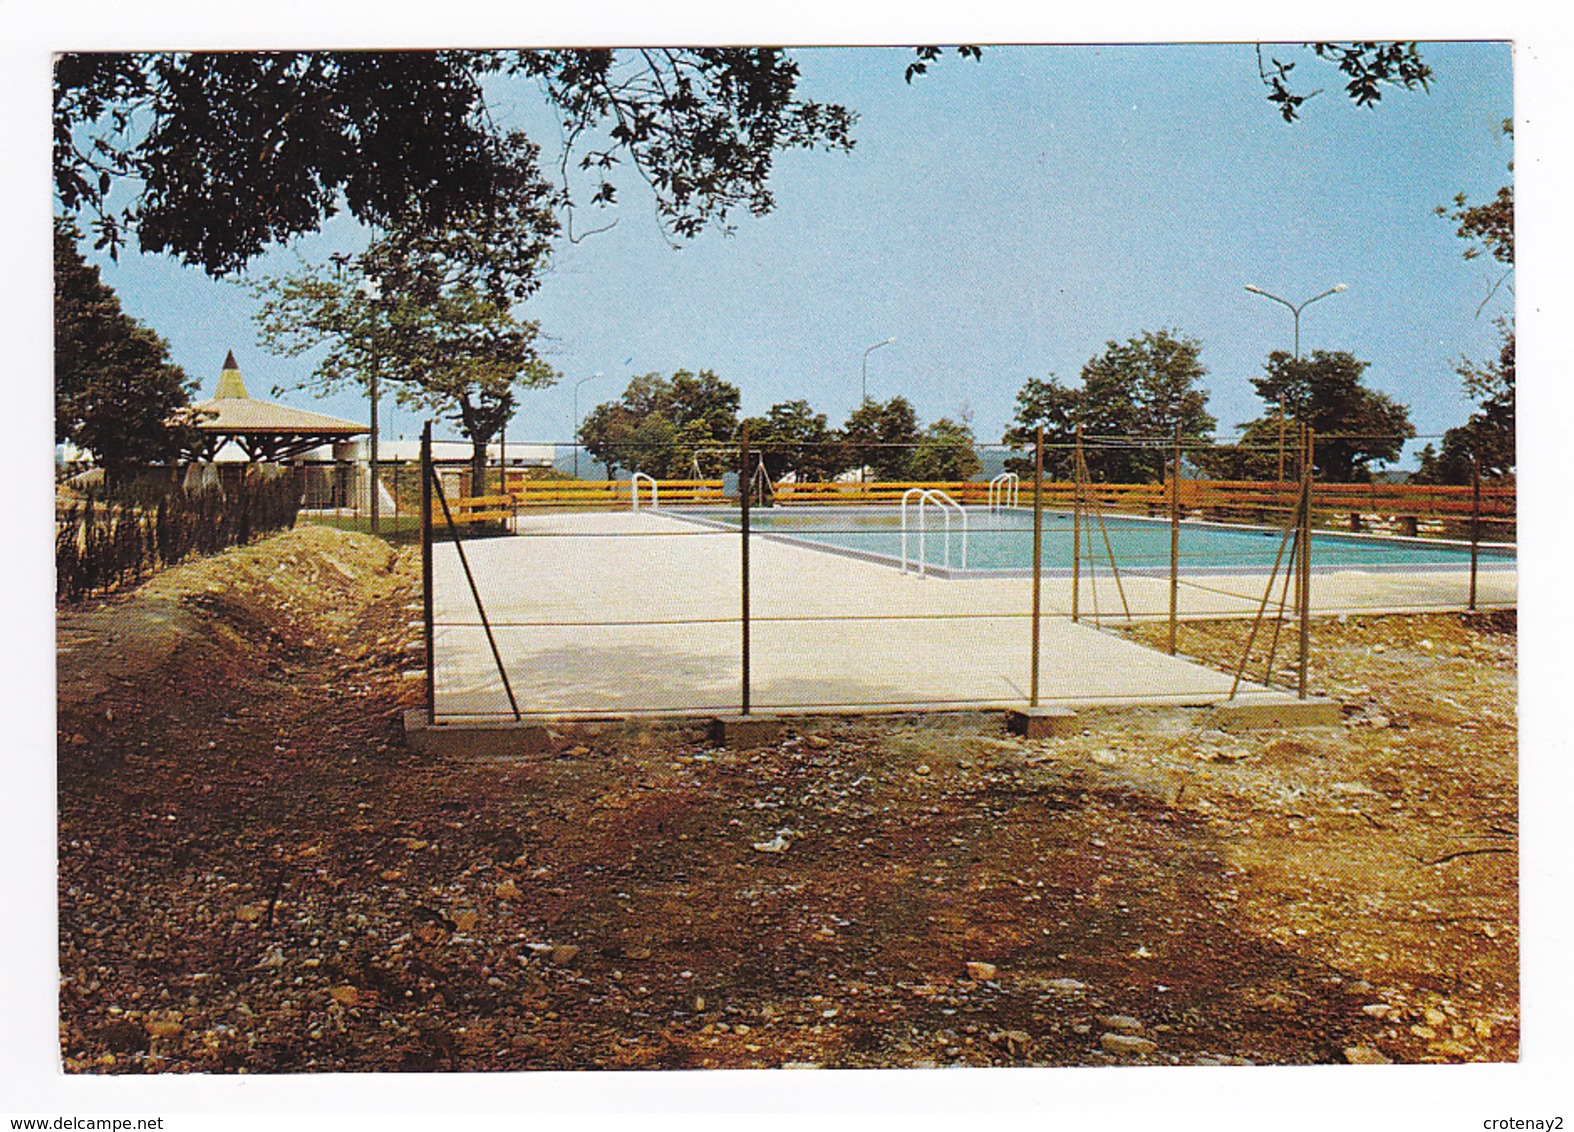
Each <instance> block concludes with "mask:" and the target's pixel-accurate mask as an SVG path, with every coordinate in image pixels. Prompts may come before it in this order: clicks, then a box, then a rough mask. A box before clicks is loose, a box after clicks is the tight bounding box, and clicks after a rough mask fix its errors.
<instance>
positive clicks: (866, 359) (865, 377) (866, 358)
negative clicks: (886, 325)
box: [858, 338, 896, 405]
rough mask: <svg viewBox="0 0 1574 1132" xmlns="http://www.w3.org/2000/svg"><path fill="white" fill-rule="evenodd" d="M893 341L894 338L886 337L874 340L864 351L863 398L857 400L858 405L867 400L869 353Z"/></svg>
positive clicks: (865, 402)
mask: <svg viewBox="0 0 1574 1132" xmlns="http://www.w3.org/2000/svg"><path fill="white" fill-rule="evenodd" d="M895 341H896V339H895V338H887V339H886V340H885V341H883V342H876V343H875V344H874V345H873V346H870V347H869V348H868V349H867V350H865V351H864V364H863V400H862V401H860V402H858V403H859V404H860V405H863V404H867V403H868V401H869V355H870V354H872V353H873V352H874V351H876V350H878V349H879V348H880V347H881V346H889V345H890V344H891V343H892V342H895Z"/></svg>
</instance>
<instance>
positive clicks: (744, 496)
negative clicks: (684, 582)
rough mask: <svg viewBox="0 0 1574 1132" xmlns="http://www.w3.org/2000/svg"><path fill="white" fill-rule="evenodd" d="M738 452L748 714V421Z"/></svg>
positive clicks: (745, 708) (745, 706)
mask: <svg viewBox="0 0 1574 1132" xmlns="http://www.w3.org/2000/svg"><path fill="white" fill-rule="evenodd" d="M740 441H741V442H740V445H739V453H738V502H739V516H738V520H739V521H738V527H739V529H740V530H741V531H742V532H743V610H742V615H743V709H742V711H740V712H739V713H738V714H740V715H748V714H749V488H750V486H751V485H750V483H749V422H748V421H744V422H743V428H742V431H741V434H740Z"/></svg>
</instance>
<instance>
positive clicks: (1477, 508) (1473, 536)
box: [1470, 456, 1481, 613]
mask: <svg viewBox="0 0 1574 1132" xmlns="http://www.w3.org/2000/svg"><path fill="white" fill-rule="evenodd" d="M1471 460H1472V464H1473V467H1472V469H1471V477H1470V612H1472V613H1474V612H1475V611H1476V562H1477V559H1478V558H1479V555H1480V549H1481V457H1480V456H1472V457H1471Z"/></svg>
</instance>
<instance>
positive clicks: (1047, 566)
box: [400, 435, 1517, 720]
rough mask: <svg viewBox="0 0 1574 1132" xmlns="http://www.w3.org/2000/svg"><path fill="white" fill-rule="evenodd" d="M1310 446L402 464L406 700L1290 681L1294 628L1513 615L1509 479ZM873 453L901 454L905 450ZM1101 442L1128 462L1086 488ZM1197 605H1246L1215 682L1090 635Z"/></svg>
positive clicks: (858, 698) (1299, 674) (1163, 693)
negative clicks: (413, 687)
mask: <svg viewBox="0 0 1574 1132" xmlns="http://www.w3.org/2000/svg"><path fill="white" fill-rule="evenodd" d="M1328 439H1330V438H1323V437H1309V436H1304V435H1303V436H1292V437H1291V441H1290V451H1289V454H1288V462H1287V465H1286V474H1285V476H1284V477H1282V478H1281V477H1278V476H1277V475H1275V476H1273V478H1270V479H1221V478H1210V476H1209V475H1208V470H1209V469H1210V468H1217V467H1218V466H1220V465H1221V463H1223V462H1226V461H1225V460H1224V458H1223V457H1221V456H1220V454H1219V453H1220V450H1227V452H1226V455H1227V457H1228V459H1231V460H1233V459H1236V458H1237V457H1238V456H1239V454H1240V450H1241V447H1242V446H1239V445H1229V446H1223V445H1205V444H1202V443H1200V442H1196V441H1192V440H1186V439H1184V438H1183V439H1182V440H1181V441H1180V442H1179V443H1177V441H1176V438H1174V437H1170V438H1168V439H1167V440H1166V439H1165V438H1157V437H1103V438H1097V439H1096V440H1093V439H1088V438H1084V439H1083V440H1082V442H1081V443H1080V444H1078V443H1077V442H1076V441H1073V442H1071V443H1069V444H1064V443H1051V442H1049V441H1046V442H1044V444H1043V445H1042V448H1040V449H1037V450H1035V449H1034V447H1033V446H1032V445H1031V444H1029V445H1027V446H1025V447H1018V448H1006V447H1003V446H1001V447H992V446H976V445H974V446H971V447H970V448H969V449H968V453H967V456H968V457H969V458H968V459H962V458H961V456H960V455H959V456H958V461H959V462H958V463H957V464H955V465H953V466H950V467H941V468H940V470H941V471H951V472H955V473H957V474H956V475H954V476H952V477H937V478H929V479H922V480H917V479H905V478H900V479H898V478H890V477H887V476H881V475H880V474H878V473H877V472H875V470H874V469H873V468H872V467H870V466H869V465H868V464H867V463H860V464H859V465H858V466H857V467H856V468H854V469H853V470H851V471H848V472H843V473H842V474H841V476H840V477H839V478H837V479H830V480H808V479H803V480H801V479H799V477H798V474H797V467H796V465H806V464H808V463H809V462H810V461H808V460H807V459H805V456H804V453H805V452H806V451H810V450H812V449H814V446H812V445H806V444H803V443H792V444H787V443H780V442H773V441H770V440H766V441H765V442H764V443H763V444H751V443H750V442H749V439H748V438H747V436H744V437H740V442H739V443H737V444H734V445H714V446H711V447H708V448H706V449H705V450H704V451H703V453H696V454H693V455H691V460H690V467H689V468H688V472H689V473H690V474H686V475H680V476H675V477H660V476H656V475H653V474H651V473H647V472H642V471H637V470H636V471H635V472H633V473H632V474H629V475H628V476H627V477H626V478H622V479H602V480H579V479H574V478H570V477H566V476H563V475H561V474H558V473H552V474H548V473H546V472H543V471H542V470H537V469H532V470H527V469H521V468H514V467H508V468H506V469H505V468H498V469H495V472H496V475H497V478H496V479H491V478H490V476H489V477H488V479H487V481H486V482H485V483H483V488H484V491H483V492H482V493H480V494H473V493H472V492H473V485H472V484H471V482H470V473H469V472H468V470H464V471H463V475H460V476H456V474H455V473H456V469H454V468H444V467H442V466H440V465H436V464H433V463H431V462H430V460H429V459H428V460H427V462H426V463H425V464H424V465H423V467H422V469H421V470H419V471H418V472H417V485H416V486H417V488H419V489H420V490H417V491H415V492H410V491H409V490H408V488H407V489H406V490H405V491H402V492H401V493H400V494H401V497H404V496H406V495H409V494H413V495H416V496H419V495H420V494H421V493H422V491H424V492H425V494H427V495H434V493H435V497H436V498H437V499H438V501H439V502H440V503H441V504H442V505H441V506H439V505H438V504H437V503H429V504H428V505H427V507H426V509H425V511H424V512H423V513H422V518H423V527H424V529H425V537H424V539H423V545H424V548H425V555H426V559H427V561H428V567H427V570H426V585H427V593H426V600H427V606H428V609H429V610H430V614H429V618H428V620H429V630H428V651H427V656H428V659H429V664H430V674H429V683H428V702H429V707H430V710H431V712H432V718H433V719H434V720H441V719H444V718H452V719H458V718H491V717H500V716H501V717H508V716H513V717H515V718H520V717H524V716H586V715H639V714H705V713H717V712H728V713H736V712H739V711H742V712H743V713H745V714H747V713H748V712H749V711H751V710H769V711H773V712H782V711H808V712H813V711H828V710H836V709H848V710H852V709H859V710H894V709H898V708H920V707H978V706H985V705H997V704H1000V705H1007V704H1011V703H1017V704H1021V703H1025V702H1028V701H1029V700H1033V701H1035V702H1036V701H1037V699H1038V698H1039V693H1040V692H1042V695H1043V697H1044V698H1045V699H1048V700H1051V701H1059V702H1065V703H1069V704H1078V703H1093V702H1103V701H1108V700H1113V699H1121V700H1131V699H1138V700H1150V701H1152V702H1156V703H1157V702H1202V701H1205V700H1208V699H1210V698H1212V699H1220V698H1225V697H1226V696H1229V695H1235V696H1243V695H1265V694H1270V693H1271V692H1273V691H1276V690H1277V691H1280V692H1281V693H1282V692H1283V691H1284V690H1286V689H1288V690H1289V691H1290V692H1291V693H1294V694H1299V695H1303V696H1304V695H1306V694H1307V693H1308V689H1309V688H1310V690H1311V691H1312V692H1315V690H1316V689H1315V668H1316V663H1315V645H1314V643H1312V638H1313V636H1314V634H1313V633H1312V632H1311V622H1312V621H1313V620H1315V618H1316V617H1318V616H1322V615H1328V614H1336V613H1338V614H1347V613H1363V612H1366V613H1382V612H1422V611H1429V610H1454V609H1457V610H1471V609H1478V608H1501V607H1508V606H1512V605H1513V604H1514V602H1515V587H1516V584H1517V571H1516V564H1515V548H1514V545H1513V543H1514V536H1515V489H1514V485H1513V483H1512V481H1505V480H1495V481H1490V482H1474V483H1472V484H1469V485H1422V484H1415V483H1407V482H1383V481H1381V480H1379V479H1375V478H1374V479H1372V480H1368V481H1367V482H1363V483H1330V482H1326V481H1324V480H1322V479H1319V474H1320V469H1319V466H1318V463H1317V457H1316V452H1317V450H1318V446H1319V445H1321V444H1323V443H1324V442H1325V441H1327V440H1328ZM1303 445H1304V447H1303ZM872 447H875V446H870V445H866V446H865V450H866V451H867V450H869V449H871V448H872ZM886 447H887V448H888V449H889V450H890V451H891V452H894V453H897V454H900V455H902V456H903V457H904V458H906V459H907V460H908V462H909V464H910V465H911V464H914V463H916V462H917V461H918V459H919V453H920V450H921V448H922V446H921V445H912V444H908V445H889V446H886ZM1116 451H1126V452H1141V453H1144V454H1146V455H1147V456H1150V457H1152V456H1157V457H1159V459H1157V460H1149V461H1148V465H1147V466H1149V467H1150V470H1151V471H1152V472H1153V473H1154V474H1153V475H1152V477H1151V478H1148V479H1145V480H1139V481H1137V482H1111V481H1109V480H1105V479H1101V478H1099V476H1100V474H1101V472H1102V471H1104V470H1107V465H1106V464H1104V463H1103V462H1102V461H1101V456H1103V455H1105V454H1107V453H1109V452H1116ZM1253 452H1255V454H1256V456H1257V457H1260V458H1262V459H1264V460H1271V461H1272V462H1273V463H1274V464H1277V462H1278V459H1279V451H1278V448H1277V445H1257V446H1254V448H1253ZM811 454H813V455H817V456H818V455H823V452H817V451H815V452H812V453H811ZM1308 454H1310V459H1309V460H1308V459H1307V455H1308ZM669 455H670V453H669ZM931 455H932V453H931ZM608 456H609V454H608V453H605V452H603V453H598V454H597V455H596V459H597V461H598V463H600V464H602V465H603V466H604V465H605V464H606V462H607V459H608ZM702 457H703V459H702ZM640 459H641V456H640V454H639V453H636V452H635V451H634V446H627V447H625V448H624V449H623V450H622V451H621V452H620V453H618V454H613V455H611V464H612V466H613V468H614V469H616V468H619V467H623V468H628V467H631V466H632V465H634V464H637V463H639V462H640ZM1037 460H1042V461H1043V466H1044V469H1045V473H1044V476H1043V477H1042V478H1037V479H1036V478H1035V475H1034V471H1035V464H1036V461H1037ZM560 462H561V461H560ZM794 462H796V463H794ZM589 463H590V461H589V458H588V457H587V459H586V461H585V462H584V464H585V465H586V466H588V465H589ZM679 463H681V461H679ZM729 464H730V467H729V466H728V465H729ZM647 466H653V465H647ZM1052 468H1053V469H1054V470H1053V471H1052ZM713 469H714V470H715V472H716V474H708V473H710V472H711V471H712V470H713ZM1273 470H1275V471H1276V470H1277V469H1276V468H1275V469H1273ZM962 472H966V475H965V476H964V475H961V474H960V473H962ZM456 489H457V490H456ZM1035 499H1036V501H1037V503H1036V506H1035ZM1035 528H1036V529H1037V530H1038V532H1039V533H1038V537H1037V538H1036V539H1035V536H1034V532H1035ZM483 534H487V535H495V536H499V537H489V538H482V537H480V536H482V535H483ZM450 543H451V545H449V544H450ZM1219 617H1230V618H1244V619H1250V620H1252V621H1253V622H1254V630H1253V634H1252V638H1253V643H1252V644H1251V645H1249V646H1248V649H1247V654H1246V655H1245V656H1243V657H1242V658H1241V662H1240V664H1239V665H1238V666H1237V667H1236V671H1235V672H1234V673H1232V674H1218V673H1211V674H1210V673H1204V672H1202V670H1200V669H1198V668H1196V666H1192V665H1183V664H1181V662H1180V661H1179V660H1176V661H1174V662H1169V664H1170V666H1166V664H1160V663H1158V661H1157V660H1155V659H1153V654H1151V653H1149V652H1148V651H1147V650H1140V651H1139V652H1135V653H1134V652H1128V651H1124V650H1125V649H1127V648H1131V649H1135V647H1136V646H1132V645H1128V644H1127V643H1126V642H1123V641H1122V642H1112V640H1111V634H1103V635H1098V636H1095V637H1089V636H1088V635H1087V630H1089V629H1094V630H1098V629H1103V630H1119V629H1121V628H1122V627H1125V626H1127V625H1129V624H1131V623H1132V622H1137V621H1143V620H1162V619H1165V618H1168V619H1169V622H1170V626H1171V632H1170V638H1169V641H1170V645H1169V651H1170V652H1171V653H1174V652H1175V651H1176V643H1175V642H1176V634H1175V626H1176V625H1177V623H1179V622H1182V621H1186V620H1192V619H1211V618H1219ZM1041 636H1042V639H1040V638H1041ZM1117 643H1118V645H1119V647H1117ZM1160 659H1163V660H1165V661H1166V662H1167V658H1160ZM1287 660H1288V662H1289V663H1288V664H1287V665H1286V663H1285V662H1286V661H1287ZM1232 677H1233V679H1232ZM1220 681H1222V687H1221V684H1220Z"/></svg>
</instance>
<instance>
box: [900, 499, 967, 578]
mask: <svg viewBox="0 0 1574 1132" xmlns="http://www.w3.org/2000/svg"><path fill="white" fill-rule="evenodd" d="M915 498H916V499H917V501H918V504H917V507H918V510H917V527H918V558H917V563H916V564H917V566H918V576H919V577H920V578H922V577H924V567H925V561H926V555H925V553H924V551H925V546H924V535H925V532H926V524H925V522H924V508H925V507H926V506H933V507H935V508H936V509H937V510H938V511H939V512H940V513H941V514H942V515H943V516H945V568H946V569H947V570H949V569H950V568H951V515H952V514H953V513H955V514H957V515H959V516H961V519H962V569H964V570H966V569H967V511H966V510H965V509H964V508H963V507H962V505H961V504H960V503H958V502H957V501H956V500H954V499H952V498H951V497H950V496H949V495H947V494H946V493H945V492H943V491H941V490H940V489H939V488H936V487H910V488H908V489H907V490H906V491H905V492H903V493H902V573H904V574H905V573H907V561H908V560H907V531H908V523H907V508H908V505H909V504H910V503H911V502H912V501H913V500H914V499H915Z"/></svg>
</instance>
